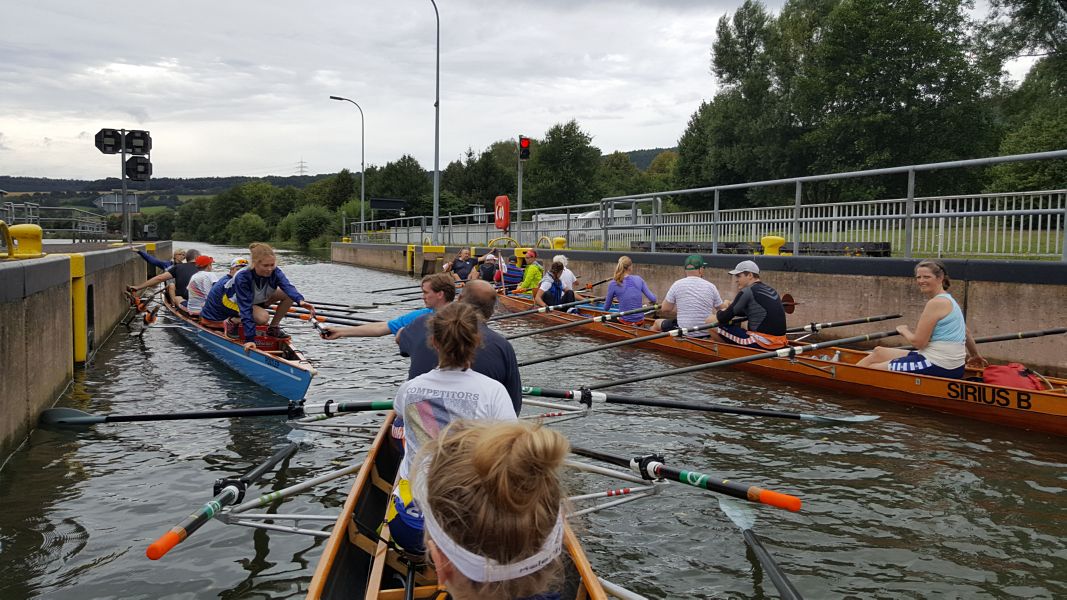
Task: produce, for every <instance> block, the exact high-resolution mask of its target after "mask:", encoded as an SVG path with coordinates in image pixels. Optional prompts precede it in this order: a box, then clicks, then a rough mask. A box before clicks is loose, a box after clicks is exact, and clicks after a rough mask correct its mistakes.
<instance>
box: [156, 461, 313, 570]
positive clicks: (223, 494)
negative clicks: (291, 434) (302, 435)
mask: <svg viewBox="0 0 1067 600" xmlns="http://www.w3.org/2000/svg"><path fill="white" fill-rule="evenodd" d="M297 448H298V445H297V444H295V443H291V444H289V445H288V446H286V447H285V448H282V449H281V450H279V451H277V452H275V453H274V455H273V456H271V457H270V458H268V459H267V460H265V461H263V463H262V464H260V465H259V466H257V467H255V468H253V469H251V470H250V471H248V472H247V473H245V474H244V475H241V476H240V477H238V478H237V479H220V480H218V481H216V482H215V489H216V492H215V497H214V498H212V499H211V501H210V502H208V503H207V504H205V505H203V506H201V507H200V508H199V509H198V510H197V511H196V512H194V513H193V514H191V515H189V516H188V517H186V518H185V520H184V521H182V522H181V523H178V524H177V525H175V526H174V527H173V528H172V529H171V530H170V531H168V532H167V533H164V534H163V535H162V536H160V538H159V539H158V540H156V541H154V542H152V545H150V546H149V547H148V549H147V550H145V555H146V556H148V558H150V559H152V560H159V559H161V558H163V555H164V554H166V553H167V552H170V550H171V548H174V547H175V546H177V545H178V544H180V543H181V542H182V541H183V540H185V539H186V538H188V537H189V536H190V535H192V534H193V532H195V531H196V530H197V529H200V528H201V527H202V526H203V525H204V523H207V522H208V521H209V520H210V519H211V518H212V517H214V516H215V515H216V514H218V513H219V511H221V510H222V508H223V507H225V506H229V505H230V504H234V503H236V502H240V501H241V500H242V499H243V498H244V497H245V490H246V489H247V488H248V485H249V484H252V483H255V482H256V481H258V480H259V479H261V478H262V477H263V476H264V475H266V474H267V473H269V472H270V471H271V469H273V468H274V467H275V465H277V464H278V463H280V462H282V461H283V460H285V459H287V458H289V457H290V456H292V455H293V453H294V452H296V449H297ZM220 488H221V489H220Z"/></svg>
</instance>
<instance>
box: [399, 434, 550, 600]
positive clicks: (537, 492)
mask: <svg viewBox="0 0 1067 600" xmlns="http://www.w3.org/2000/svg"><path fill="white" fill-rule="evenodd" d="M569 451H570V446H569V444H568V443H567V440H566V438H564V437H563V436H562V435H561V434H559V433H558V432H556V431H554V430H552V429H549V428H547V427H544V426H541V425H536V424H529V423H524V422H507V423H486V422H478V421H459V422H456V423H454V424H452V425H451V426H450V427H449V428H448V429H447V430H445V432H444V433H442V435H441V436H439V437H438V438H437V439H435V440H433V441H432V442H430V443H428V444H427V445H426V446H424V447H423V449H422V450H421V451H420V453H419V455H418V457H417V459H416V462H415V467H414V471H413V476H414V479H413V481H412V484H413V489H414V495H415V499H416V500H417V501H418V503H419V506H420V507H422V511H423V517H424V520H425V528H426V546H427V550H428V552H429V555H430V558H431V560H432V561H433V564H434V566H435V567H436V570H437V579H438V582H439V583H440V584H443V585H444V586H445V587H446V588H447V590H448V592H449V593H450V594H451V595H452V597H453V598H455V599H456V600H465V599H473V598H479V599H481V598H492V599H518V598H539V599H549V598H559V592H560V588H561V586H562V583H563V568H562V561H561V559H560V555H561V552H562V549H563V537H564V517H563V512H564V511H563V501H564V498H565V497H566V495H565V493H564V491H563V487H562V485H561V483H560V475H559V470H560V467H561V466H562V464H563V461H564V459H565V458H566V457H567V453H568V452H569Z"/></svg>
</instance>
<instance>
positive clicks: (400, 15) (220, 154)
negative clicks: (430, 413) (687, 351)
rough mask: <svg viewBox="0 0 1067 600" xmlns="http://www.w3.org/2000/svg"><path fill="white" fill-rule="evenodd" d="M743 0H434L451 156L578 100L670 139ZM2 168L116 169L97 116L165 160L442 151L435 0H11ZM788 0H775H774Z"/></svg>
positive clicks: (701, 89) (35, 171) (598, 139)
mask: <svg viewBox="0 0 1067 600" xmlns="http://www.w3.org/2000/svg"><path fill="white" fill-rule="evenodd" d="M740 3H741V0H703V1H702V0H646V1H643V2H639V1H636V0H613V1H611V2H607V1H601V2H596V1H589V0H569V1H568V0H539V1H529V0H513V1H507V2H488V1H486V0H482V1H480V2H479V1H476V0H439V1H438V4H439V9H440V11H441V168H442V169H443V168H444V167H445V166H446V165H447V164H448V162H449V161H451V160H455V159H457V158H459V157H460V156H461V155H462V153H463V151H464V150H465V149H466V148H468V147H471V148H473V149H474V150H475V151H480V150H482V149H484V148H485V147H486V146H488V145H489V144H491V143H492V142H494V141H497V140H501V139H506V138H514V137H515V136H517V135H518V134H519V133H524V134H527V135H532V136H535V137H539V136H541V135H543V134H544V132H545V130H546V129H548V128H549V127H551V126H552V125H553V124H556V123H560V122H565V121H568V120H570V119H577V120H578V122H579V123H580V125H581V126H582V128H583V129H584V130H585V131H587V132H589V133H591V134H592V135H593V143H594V144H595V145H597V146H598V147H599V148H601V150H603V151H605V152H611V151H614V150H633V149H639V148H653V147H663V146H673V145H674V144H675V143H676V142H677V140H678V137H679V136H680V135H681V133H682V131H683V130H684V128H685V125H686V122H687V121H688V119H689V116H690V115H691V114H692V113H693V111H694V110H695V109H696V108H697V106H698V105H699V104H700V102H701V100H702V99H707V98H710V97H711V96H712V95H713V94H714V91H715V82H714V80H713V79H712V77H711V75H710V74H709V60H710V47H711V43H712V41H713V35H714V30H715V24H716V22H717V21H718V19H719V17H721V16H722V15H724V14H727V13H729V12H732V11H733V10H735V9H736V8H737V6H739V5H740ZM5 4H6V6H5V7H4V9H3V11H2V13H0V14H2V15H3V18H2V20H0V174H3V175H22V176H31V177H76V178H98V177H106V176H115V175H117V171H118V164H117V163H118V162H119V159H118V158H116V157H114V156H106V155H103V154H100V153H99V152H98V151H97V150H96V149H95V148H94V147H93V135H94V134H95V133H96V131H98V130H99V129H101V128H102V127H111V128H116V129H117V128H122V127H125V128H127V129H147V130H149V131H151V133H152V138H153V146H154V149H153V152H152V162H153V165H154V168H155V175H156V176H157V177H159V176H173V177H191V176H225V175H249V176H256V175H268V174H276V175H291V174H295V173H296V172H297V164H298V162H299V161H301V160H303V161H305V164H306V167H307V169H308V172H310V173H329V172H335V171H337V170H339V169H341V168H344V167H348V168H350V169H353V170H358V168H359V160H360V145H359V142H360V121H359V112H358V111H357V110H356V108H355V107H354V106H352V105H350V104H347V103H341V102H335V101H330V100H329V99H328V97H329V96H330V95H339V96H346V97H349V98H352V99H354V100H355V101H357V102H358V103H359V104H360V105H361V106H362V107H363V110H364V111H365V116H366V161H367V164H368V165H370V164H378V165H382V164H384V163H386V162H388V161H391V160H395V159H396V158H398V157H400V156H401V155H402V154H405V153H407V154H411V155H413V156H415V158H417V159H418V160H419V161H420V162H421V163H422V164H423V166H424V167H426V168H427V169H432V168H433V158H434V132H433V126H434V109H433V99H434V44H435V37H434V36H435V20H434V11H433V6H432V5H431V3H430V1H429V0H395V1H391V2H371V1H369V0H348V1H343V0H325V1H320V2H315V3H296V2H279V1H273V0H272V1H257V2H250V1H244V0H242V1H229V0H226V1H214V2H205V1H201V0H185V1H183V2H170V3H130V2H115V1H112V0H99V1H98V0H94V1H92V2H71V1H69V0H66V1H55V0H45V1H39V0H34V1H32V2H17V3H16V2H14V1H9V2H5ZM766 4H767V5H768V7H770V8H771V9H772V10H775V11H777V10H778V9H779V8H780V6H781V4H782V2H781V1H775V0H772V1H769V2H766Z"/></svg>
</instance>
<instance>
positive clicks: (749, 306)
mask: <svg viewBox="0 0 1067 600" xmlns="http://www.w3.org/2000/svg"><path fill="white" fill-rule="evenodd" d="M759 273H760V270H759V266H758V265H757V264H756V263H755V262H753V261H751V260H743V261H741V262H739V263H737V266H736V267H734V269H733V270H732V271H730V275H733V277H734V283H735V284H736V286H737V288H738V291H737V295H736V296H735V297H734V299H733V301H732V302H727V303H726V304H725V305H724V306H723V307H722V308H721V309H719V311H718V313H716V314H715V315H714V316H712V317H708V321H707V322H708V323H715V322H718V324H719V326H718V327H716V328H715V331H713V332H712V333H711V335H710V337H712V338H715V339H718V340H719V341H722V342H727V343H730V344H735V345H738V346H759V347H761V348H764V349H766V350H777V349H778V348H782V347H784V346H785V345H786V344H788V343H789V338H787V337H786V336H785V308H784V307H783V306H782V299H781V298H780V297H779V296H778V292H777V291H775V289H774V288H772V287H771V286H769V285H767V284H766V283H763V282H762V281H760V276H759ZM737 317H745V318H746V319H747V320H748V327H747V328H746V327H742V326H741V325H739V324H735V323H732V321H733V320H734V319H736V318H737Z"/></svg>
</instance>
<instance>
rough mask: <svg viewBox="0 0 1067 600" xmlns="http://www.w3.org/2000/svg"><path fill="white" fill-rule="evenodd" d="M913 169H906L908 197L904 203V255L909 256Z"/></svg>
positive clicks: (912, 232)
mask: <svg viewBox="0 0 1067 600" xmlns="http://www.w3.org/2000/svg"><path fill="white" fill-rule="evenodd" d="M914 215H915V169H908V199H907V201H906V202H905V203H904V256H905V257H906V258H911V245H912V241H913V239H912V238H913V237H914V235H915V223H914V222H913V221H912V217H913V216H914Z"/></svg>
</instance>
